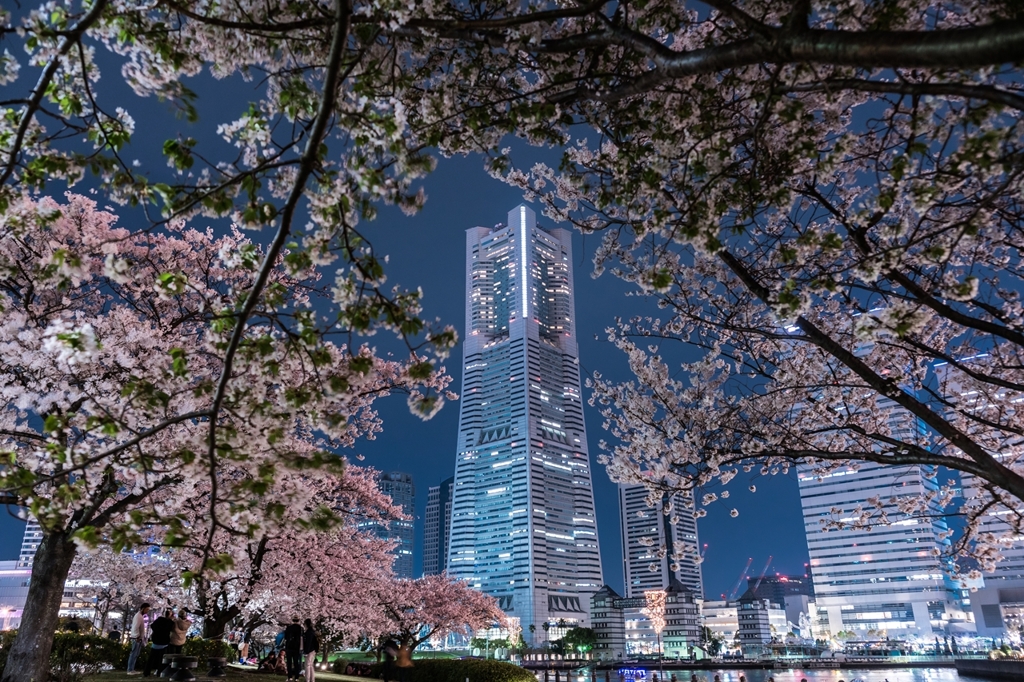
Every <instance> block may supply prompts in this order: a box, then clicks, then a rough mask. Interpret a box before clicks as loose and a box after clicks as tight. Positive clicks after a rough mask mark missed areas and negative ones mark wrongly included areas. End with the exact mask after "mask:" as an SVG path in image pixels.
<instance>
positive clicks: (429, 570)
mask: <svg viewBox="0 0 1024 682" xmlns="http://www.w3.org/2000/svg"><path fill="white" fill-rule="evenodd" d="M454 486H455V478H454V477H453V478H449V479H446V480H444V481H441V485H432V486H430V488H428V489H427V509H426V511H425V512H424V514H423V575H437V574H438V573H441V572H443V571H444V570H445V567H446V566H447V565H448V530H449V528H451V525H452V488H453V487H454Z"/></svg>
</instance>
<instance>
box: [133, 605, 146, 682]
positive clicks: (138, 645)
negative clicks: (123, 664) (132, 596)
mask: <svg viewBox="0 0 1024 682" xmlns="http://www.w3.org/2000/svg"><path fill="white" fill-rule="evenodd" d="M147 613H149V602H143V603H142V606H140V607H139V610H138V611H136V612H135V617H134V618H132V629H131V630H129V631H128V638H129V639H130V640H131V643H132V650H131V653H129V654H128V674H129V675H141V674H142V673H141V671H139V670H136V669H135V664H136V663H138V662H139V654H141V653H142V649H143V648H144V647H145V646H146V614H147Z"/></svg>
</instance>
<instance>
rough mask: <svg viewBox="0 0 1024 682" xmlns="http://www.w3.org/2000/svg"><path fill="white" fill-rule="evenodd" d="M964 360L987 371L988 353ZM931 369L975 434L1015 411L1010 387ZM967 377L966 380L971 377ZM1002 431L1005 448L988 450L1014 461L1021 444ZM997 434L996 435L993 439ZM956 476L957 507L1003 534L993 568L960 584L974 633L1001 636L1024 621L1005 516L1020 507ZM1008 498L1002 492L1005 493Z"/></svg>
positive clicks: (1020, 551)
mask: <svg viewBox="0 0 1024 682" xmlns="http://www.w3.org/2000/svg"><path fill="white" fill-rule="evenodd" d="M965 360H966V361H967V362H968V363H969V365H973V366H974V367H976V368H977V369H978V370H980V374H981V375H982V376H984V375H986V374H987V373H988V372H989V371H991V370H990V368H987V367H986V365H987V364H988V363H989V362H991V358H990V356H989V355H987V354H984V353H979V354H978V355H976V356H974V357H971V358H966V359H965ZM935 373H936V375H937V377H938V380H939V389H940V390H941V391H942V393H943V397H944V398H945V400H946V401H947V405H948V406H949V411H950V414H951V416H954V420H957V419H963V420H964V423H963V425H962V426H961V428H965V429H966V430H968V431H971V430H973V429H978V430H979V434H978V435H980V436H982V437H983V438H984V440H989V439H991V438H992V437H993V434H998V433H999V430H998V429H993V430H992V432H987V430H986V428H985V427H984V426H983V425H984V424H1009V423H1012V420H1013V419H1014V418H1015V416H1016V415H1015V401H1014V400H1012V399H1008V398H1010V396H1012V395H1013V394H1012V393H1011V392H1009V391H1003V390H1001V389H998V388H997V389H996V390H994V391H983V390H977V389H978V386H977V385H965V383H964V382H965V377H964V375H963V372H962V370H959V371H958V370H954V369H952V368H951V367H950V365H948V364H947V363H939V364H938V365H937V366H936V367H935ZM967 381H968V382H970V379H967ZM954 423H956V421H954ZM1003 433H1004V434H1007V435H1006V443H1005V445H1006V447H1005V450H1003V451H1002V452H1000V451H996V452H993V456H994V457H996V458H997V459H999V460H1000V461H1001V462H1003V463H1004V464H1008V465H1009V466H1013V464H1014V461H1015V460H1016V456H1017V455H1016V453H1017V452H1019V450H1020V441H1019V439H1018V438H1017V437H1016V436H1013V435H1010V434H1012V433H1013V430H1012V429H1006V430H1005V431H1004V432H1003ZM999 439H1000V437H999V436H998V435H996V436H995V440H997V441H998V440H999ZM993 449H994V448H993ZM960 480H961V483H962V486H961V489H962V491H963V498H964V509H963V510H962V511H966V510H967V509H970V510H972V511H973V512H974V513H981V514H982V516H981V519H980V523H979V524H978V531H977V532H978V533H979V534H982V535H987V536H989V537H991V538H1000V539H1004V540H1005V542H1003V543H1000V545H1001V546H1000V547H999V554H1000V555H1001V557H1002V560H1001V561H999V562H998V563H997V564H996V565H995V570H993V571H981V578H980V579H978V580H967V581H966V583H965V584H964V585H961V586H960V587H961V588H964V589H967V588H970V589H972V590H973V592H968V593H967V594H968V595H969V596H968V599H969V601H970V606H971V609H972V610H973V613H974V621H975V624H976V629H977V633H978V635H979V636H983V637H993V638H995V637H1005V636H1006V635H1008V634H1009V633H1010V632H1015V631H1016V632H1019V631H1020V630H1021V628H1022V626H1024V539H1022V535H1021V533H1020V530H1019V529H1018V528H1016V527H1014V526H1013V525H1011V523H1009V522H1008V519H1012V518H1014V517H1016V518H1019V515H1020V512H1021V510H1020V509H1019V508H1018V509H1017V510H1014V511H1013V512H1011V510H1009V509H1007V507H1006V505H1003V504H998V505H993V506H988V503H989V502H990V501H991V500H992V497H991V495H990V494H989V493H988V492H986V491H985V487H984V485H983V482H982V481H980V480H979V479H978V478H977V477H975V476H973V475H971V474H968V473H961V474H960ZM1010 498H1011V496H1009V495H1006V496H1005V498H1004V499H1010ZM969 562H970V559H965V560H964V561H963V563H964V564H965V568H968V567H969V566H966V564H969Z"/></svg>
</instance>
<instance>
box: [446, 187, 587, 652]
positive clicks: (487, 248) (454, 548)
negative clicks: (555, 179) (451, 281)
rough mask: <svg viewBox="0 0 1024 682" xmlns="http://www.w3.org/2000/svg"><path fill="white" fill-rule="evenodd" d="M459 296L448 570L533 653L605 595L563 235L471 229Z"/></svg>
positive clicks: (516, 215)
mask: <svg viewBox="0 0 1024 682" xmlns="http://www.w3.org/2000/svg"><path fill="white" fill-rule="evenodd" d="M466 289H467V297H466V338H465V343H464V345H463V351H464V354H465V355H464V358H463V363H464V365H463V386H462V400H461V405H460V411H459V439H458V453H457V458H456V464H455V490H454V494H453V501H452V526H451V538H450V540H449V553H448V571H449V573H450V574H451V575H452V576H453V577H456V578H462V579H465V580H468V581H469V583H470V584H471V585H473V586H474V587H476V588H477V589H480V590H482V591H484V592H486V593H488V594H490V595H492V596H494V597H495V598H496V599H497V600H498V602H499V604H500V605H501V607H502V609H504V610H505V611H506V613H508V614H509V615H511V616H515V617H518V618H519V619H520V623H521V624H522V627H523V635H524V636H525V637H527V638H528V640H529V639H533V640H534V642H536V641H537V640H538V639H540V638H543V637H544V629H543V628H542V627H541V626H542V625H543V623H545V622H552V621H555V622H557V621H558V620H559V619H565V621H566V622H568V623H583V624H586V623H587V622H588V621H589V613H588V611H589V600H590V596H591V595H592V594H593V593H595V592H597V591H598V590H599V589H600V588H601V586H602V584H603V581H602V573H601V555H600V551H599V548H598V539H597V523H596V519H595V516H594V493H593V488H592V487H591V476H590V456H589V454H588V452H587V437H586V431H585V429H584V425H583V405H582V403H581V401H580V374H579V355H578V349H577V345H576V326H575V324H574V322H575V320H574V317H575V311H574V307H573V280H572V247H571V239H570V233H569V232H567V231H565V230H559V229H555V230H546V229H543V228H540V227H538V226H537V224H536V216H535V214H534V212H533V211H532V210H530V209H529V208H527V207H526V206H517V207H516V208H514V209H512V211H510V212H509V214H508V224H507V225H499V226H497V227H495V228H493V229H492V228H485V227H477V228H472V229H470V230H468V231H467V233H466ZM530 625H535V626H536V632H535V633H534V634H533V635H532V636H531V633H530V632H529V626H530Z"/></svg>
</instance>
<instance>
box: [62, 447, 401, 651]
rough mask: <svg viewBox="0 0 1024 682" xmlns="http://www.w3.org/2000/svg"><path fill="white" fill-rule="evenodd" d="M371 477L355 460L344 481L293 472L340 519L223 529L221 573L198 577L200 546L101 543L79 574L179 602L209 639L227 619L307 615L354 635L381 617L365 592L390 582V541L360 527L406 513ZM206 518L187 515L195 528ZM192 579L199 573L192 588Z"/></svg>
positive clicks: (105, 590) (252, 624)
mask: <svg viewBox="0 0 1024 682" xmlns="http://www.w3.org/2000/svg"><path fill="white" fill-rule="evenodd" d="M374 474H375V472H374V470H372V469H369V468H363V467H353V466H347V467H346V468H345V471H344V474H343V475H342V476H341V477H331V476H323V475H321V476H318V477H317V479H316V480H310V478H309V477H308V476H306V475H305V474H303V473H295V474H292V475H294V476H295V477H296V483H297V484H300V485H304V486H308V487H310V488H311V489H313V490H315V491H316V492H315V494H314V497H313V500H314V503H315V504H316V505H320V506H322V508H325V509H330V510H331V511H332V512H334V513H335V514H337V515H339V517H340V519H341V520H340V521H339V522H338V523H337V524H335V525H331V526H330V527H323V526H321V525H320V524H310V525H309V526H307V527H287V526H285V527H280V528H277V529H274V528H271V529H268V532H265V533H263V534H261V535H259V536H258V537H250V536H248V535H239V534H232V533H227V532H224V531H221V532H218V533H217V535H216V536H215V539H214V542H215V543H216V549H217V551H218V552H219V553H221V554H225V555H230V556H233V557H236V558H235V560H234V562H233V564H232V568H231V570H230V571H229V572H226V573H224V574H210V573H199V572H198V570H197V568H198V566H199V564H200V563H201V562H202V557H203V547H202V546H201V545H192V544H186V545H184V546H181V547H172V548H162V547H153V548H152V549H151V551H144V552H143V551H140V552H116V551H113V550H112V549H110V547H109V546H106V547H102V548H100V549H99V550H98V551H96V552H93V553H91V554H90V553H83V554H80V555H79V556H78V558H77V559H76V562H75V565H74V568H73V575H74V576H75V577H81V578H88V579H93V580H94V581H95V582H96V585H97V596H101V595H105V594H110V593H113V594H115V595H119V596H121V597H122V598H128V599H129V600H130V601H133V602H141V601H150V602H153V603H166V604H172V605H178V606H182V607H184V608H185V609H186V610H188V611H189V612H190V613H192V614H193V615H194V616H195V617H196V618H197V620H198V621H199V622H200V624H201V626H202V633H203V637H205V638H207V639H212V638H217V637H221V636H222V635H223V634H224V632H225V631H226V630H227V628H228V626H229V625H230V626H232V627H234V628H235V629H240V630H243V631H245V632H253V631H255V630H256V629H258V628H260V627H262V626H271V627H276V626H277V625H279V624H281V623H288V622H290V621H291V618H292V616H293V615H297V614H302V615H303V616H304V617H305V616H306V615H311V616H314V617H315V618H317V619H318V620H319V622H320V623H321V624H322V625H324V626H327V627H330V628H331V629H332V631H334V632H336V633H339V634H340V633H344V634H346V635H347V639H348V640H349V641H351V640H354V639H355V638H356V637H357V636H358V634H359V633H360V632H361V631H362V629H363V628H364V627H367V624H369V625H370V626H371V627H372V626H373V624H376V623H380V622H381V611H380V609H379V607H377V606H376V605H375V604H374V603H373V602H372V601H368V600H366V599H364V598H363V597H362V596H361V595H362V593H365V592H368V591H370V590H371V589H372V588H373V587H375V586H376V585H378V584H379V583H381V582H387V581H390V580H391V579H392V573H391V564H392V562H393V560H394V556H393V554H391V550H392V549H393V543H392V542H389V541H386V540H380V539H378V538H377V537H376V536H374V535H373V534H371V533H367V532H364V531H360V530H359V527H358V524H359V522H360V521H363V520H375V521H387V520H389V519H392V518H401V517H402V512H401V509H400V508H399V507H395V506H394V505H393V504H392V503H391V501H390V499H389V498H387V497H386V496H384V495H383V494H382V493H381V492H380V490H379V489H378V487H377V486H376V480H375V478H374ZM285 475H288V474H285ZM187 508H188V509H189V512H190V513H192V514H195V513H199V514H201V513H202V512H203V511H204V510H205V508H206V503H205V502H204V501H203V500H202V499H201V498H199V499H195V500H191V501H190V502H189V505H188V507H187ZM201 522H202V521H201V518H197V517H193V516H189V520H188V524H189V525H192V524H198V523H201ZM274 531H277V532H280V533H281V534H277V535H275V534H274ZM232 545H240V547H237V548H236V547H233V546H232ZM188 575H192V576H194V577H193V578H192V579H191V580H190V581H189V587H188V589H187V590H186V589H184V588H183V586H184V584H185V576H188ZM100 576H102V578H99V577H100ZM342 639H344V637H343V638H342Z"/></svg>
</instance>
